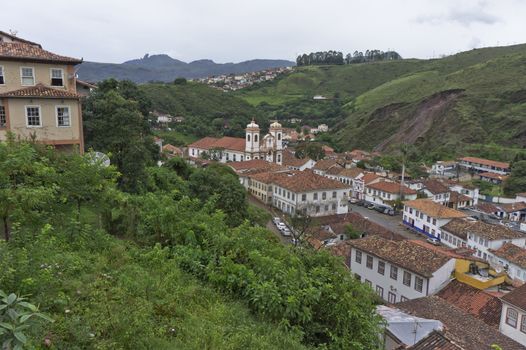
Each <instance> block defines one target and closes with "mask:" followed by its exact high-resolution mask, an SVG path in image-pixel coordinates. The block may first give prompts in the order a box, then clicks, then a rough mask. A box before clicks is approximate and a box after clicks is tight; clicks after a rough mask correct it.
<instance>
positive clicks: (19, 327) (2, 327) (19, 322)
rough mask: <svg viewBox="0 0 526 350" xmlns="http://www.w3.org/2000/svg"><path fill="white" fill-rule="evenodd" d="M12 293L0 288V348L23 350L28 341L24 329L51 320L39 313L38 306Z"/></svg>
mask: <svg viewBox="0 0 526 350" xmlns="http://www.w3.org/2000/svg"><path fill="white" fill-rule="evenodd" d="M26 300H27V299H26V298H23V297H20V296H17V295H16V294H14V293H11V294H9V295H8V294H6V293H4V292H3V291H2V290H0V343H1V344H2V346H1V350H23V349H24V347H25V346H26V344H27V342H28V338H27V335H26V333H25V332H26V331H27V330H28V329H31V327H33V326H34V325H35V324H36V323H37V322H39V321H48V322H53V320H52V319H51V318H49V317H48V316H46V315H44V314H43V313H40V312H39V310H38V307H37V306H36V305H33V304H31V303H29V302H27V301H26Z"/></svg>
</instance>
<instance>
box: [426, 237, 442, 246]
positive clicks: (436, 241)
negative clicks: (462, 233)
mask: <svg viewBox="0 0 526 350" xmlns="http://www.w3.org/2000/svg"><path fill="white" fill-rule="evenodd" d="M427 241H428V242H429V243H431V244H433V245H440V240H439V239H437V238H428V239H427Z"/></svg>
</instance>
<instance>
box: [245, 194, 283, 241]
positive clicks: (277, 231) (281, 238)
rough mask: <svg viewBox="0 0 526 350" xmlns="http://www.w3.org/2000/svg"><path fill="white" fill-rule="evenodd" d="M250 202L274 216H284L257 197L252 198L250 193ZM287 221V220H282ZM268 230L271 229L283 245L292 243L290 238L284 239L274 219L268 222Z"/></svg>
mask: <svg viewBox="0 0 526 350" xmlns="http://www.w3.org/2000/svg"><path fill="white" fill-rule="evenodd" d="M247 197H248V201H249V202H250V203H251V204H254V205H255V206H256V207H258V208H261V209H263V210H265V211H266V212H267V213H269V214H270V215H272V217H274V216H279V217H281V218H282V215H280V214H279V213H277V212H276V211H275V210H274V209H273V208H271V207H269V206H267V205H265V204H263V203H262V202H261V201H260V200H258V199H257V198H256V197H254V196H252V195H251V194H250V193H249V194H248V195H247ZM282 221H285V220H282ZM267 229H269V230H270V231H271V232H273V233H274V234H275V235H276V236H277V237H279V239H280V240H281V241H282V242H283V243H291V241H290V238H287V237H284V236H283V235H282V234H281V232H279V230H278V228H277V227H276V225H274V223H273V222H272V219H271V220H269V221H268V222H267Z"/></svg>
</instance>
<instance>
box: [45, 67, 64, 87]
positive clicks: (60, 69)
mask: <svg viewBox="0 0 526 350" xmlns="http://www.w3.org/2000/svg"><path fill="white" fill-rule="evenodd" d="M54 70H59V71H60V74H61V77H62V85H53V71H54ZM49 77H50V80H49V85H50V86H54V87H64V86H66V84H65V81H64V69H62V68H50V69H49Z"/></svg>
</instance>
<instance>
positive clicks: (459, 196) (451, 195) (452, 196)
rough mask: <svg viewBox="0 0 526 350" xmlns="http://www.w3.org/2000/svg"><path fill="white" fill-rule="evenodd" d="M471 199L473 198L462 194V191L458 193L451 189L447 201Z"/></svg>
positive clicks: (454, 201)
mask: <svg viewBox="0 0 526 350" xmlns="http://www.w3.org/2000/svg"><path fill="white" fill-rule="evenodd" d="M472 200H473V199H472V198H471V197H468V196H466V195H463V194H462V193H458V192H455V191H451V192H450V193H449V202H451V203H459V202H470V201H472Z"/></svg>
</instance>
